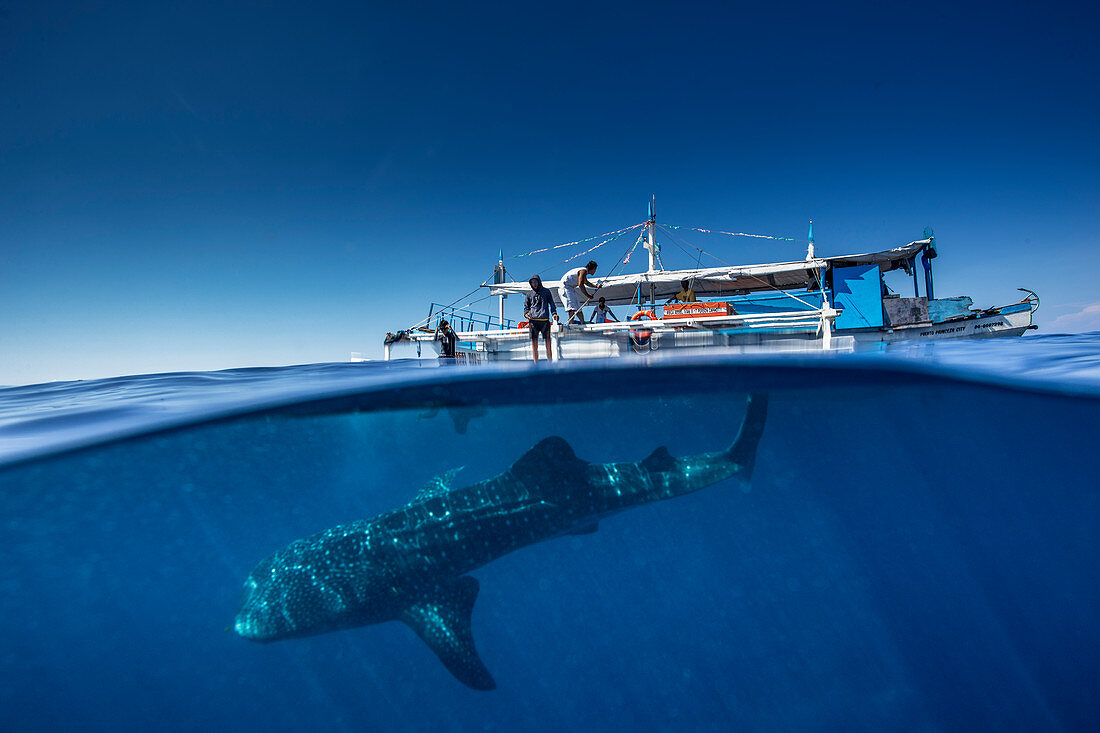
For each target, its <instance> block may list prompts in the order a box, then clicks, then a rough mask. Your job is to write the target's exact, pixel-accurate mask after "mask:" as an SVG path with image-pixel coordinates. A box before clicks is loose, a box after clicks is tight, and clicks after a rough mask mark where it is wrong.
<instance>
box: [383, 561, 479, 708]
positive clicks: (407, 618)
mask: <svg viewBox="0 0 1100 733" xmlns="http://www.w3.org/2000/svg"><path fill="white" fill-rule="evenodd" d="M477 591H478V584H477V580H475V579H474V578H471V577H470V576H465V577H462V578H459V579H458V580H456V581H454V582H453V583H450V584H448V585H444V586H439V587H438V588H437V589H436V592H435V593H433V594H432V595H431V596H430V597H429V598H427V599H425V600H424V601H421V602H419V603H417V604H415V605H413V606H410V607H409V608H407V609H405V612H404V613H402V614H401V620H402V621H404V622H405V624H407V625H408V626H409V628H411V629H412V630H413V631H415V632H416V635H417V636H419V637H420V638H421V639H423V640H424V643H425V644H427V645H428V647H429V648H430V649H431V650H432V651H433V652H435V655H436V656H437V657H439V661H441V662H443V666H444V667H446V668H447V670H448V671H450V673H451V674H453V675H454V676H455V677H456V678H457V679H458V681H459V682H461V683H462V684H464V685H467V686H468V687H472V688H474V689H475V690H495V689H496V686H497V683H496V682H494V681H493V676H492V675H491V674H489V670H488V669H487V668H486V667H485V663H484V662H482V661H481V657H479V656H478V655H477V649H476V648H475V647H474V635H473V631H472V630H471V629H470V614H471V613H472V612H473V610H474V601H475V600H477Z"/></svg>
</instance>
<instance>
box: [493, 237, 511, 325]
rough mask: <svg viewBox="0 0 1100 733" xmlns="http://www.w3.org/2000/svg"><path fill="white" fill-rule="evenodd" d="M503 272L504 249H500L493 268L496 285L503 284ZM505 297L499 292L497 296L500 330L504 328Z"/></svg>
mask: <svg viewBox="0 0 1100 733" xmlns="http://www.w3.org/2000/svg"><path fill="white" fill-rule="evenodd" d="M504 274H505V272H504V250H503V249H501V250H500V251H499V255H498V256H497V266H496V267H494V268H493V281H494V282H495V283H496V284H497V285H503V284H504ZM507 297H508V296H507V295H504V294H501V296H500V298H499V300H500V330H501V331H503V330H504V299H505V298H507Z"/></svg>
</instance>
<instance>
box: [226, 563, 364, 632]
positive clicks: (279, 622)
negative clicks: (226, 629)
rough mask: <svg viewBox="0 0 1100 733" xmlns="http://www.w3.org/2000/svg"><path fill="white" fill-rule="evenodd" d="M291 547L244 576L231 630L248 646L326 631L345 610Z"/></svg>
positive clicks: (334, 595) (323, 576) (334, 625)
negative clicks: (235, 617) (249, 642)
mask: <svg viewBox="0 0 1100 733" xmlns="http://www.w3.org/2000/svg"><path fill="white" fill-rule="evenodd" d="M300 549H301V548H297V547H295V546H294V545H291V546H290V547H288V548H286V549H284V550H281V551H280V552H277V553H275V554H274V555H272V556H271V557H269V558H267V559H266V560H264V561H263V562H261V563H260V564H259V565H257V566H256V567H255V568H253V570H252V572H251V573H249V574H248V579H247V580H246V581H245V583H244V589H243V592H242V598H241V608H240V610H239V611H238V612H237V619H236V621H235V623H234V629H235V630H236V631H237V633H238V634H240V635H241V636H243V637H244V638H246V639H251V640H252V641H278V640H279V639H287V638H290V637H294V636H306V635H309V634H316V633H320V632H322V631H326V630H331V629H332V628H333V627H336V626H338V625H339V623H338V620H337V619H338V617H339V615H340V614H341V612H342V611H344V610H345V604H344V603H343V602H342V600H341V599H340V598H339V595H338V594H334V593H333V592H332V589H330V588H329V587H328V584H327V583H326V582H325V575H324V573H323V572H318V568H316V567H314V566H313V565H312V564H310V563H308V562H305V558H303V557H302V553H301V552H300Z"/></svg>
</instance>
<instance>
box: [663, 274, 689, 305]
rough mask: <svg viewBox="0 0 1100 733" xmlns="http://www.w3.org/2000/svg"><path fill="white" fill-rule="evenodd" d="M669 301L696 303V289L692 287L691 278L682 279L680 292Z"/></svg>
mask: <svg viewBox="0 0 1100 733" xmlns="http://www.w3.org/2000/svg"><path fill="white" fill-rule="evenodd" d="M667 302H668V303H673V302H676V303H695V302H696V300H695V291H694V290H692V288H691V281H690V280H681V281H680V292H678V293H676V295H673V296H672V297H671V298H669V299H668V301H667Z"/></svg>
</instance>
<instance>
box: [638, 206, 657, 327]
mask: <svg viewBox="0 0 1100 733" xmlns="http://www.w3.org/2000/svg"><path fill="white" fill-rule="evenodd" d="M645 248H646V249H647V250H649V270H647V272H657V195H656V194H654V195H653V196H652V198H650V199H649V222H648V223H647V224H646V243H645ZM638 301H639V305H641V298H639V299H638ZM649 302H650V303H652V304H655V303H656V300H655V299H654V292H653V283H650V284H649Z"/></svg>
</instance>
